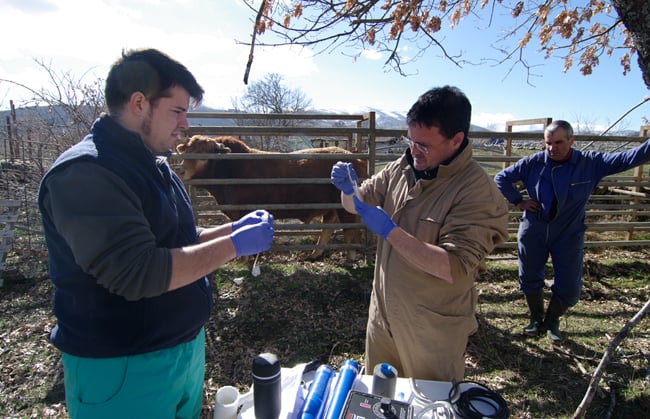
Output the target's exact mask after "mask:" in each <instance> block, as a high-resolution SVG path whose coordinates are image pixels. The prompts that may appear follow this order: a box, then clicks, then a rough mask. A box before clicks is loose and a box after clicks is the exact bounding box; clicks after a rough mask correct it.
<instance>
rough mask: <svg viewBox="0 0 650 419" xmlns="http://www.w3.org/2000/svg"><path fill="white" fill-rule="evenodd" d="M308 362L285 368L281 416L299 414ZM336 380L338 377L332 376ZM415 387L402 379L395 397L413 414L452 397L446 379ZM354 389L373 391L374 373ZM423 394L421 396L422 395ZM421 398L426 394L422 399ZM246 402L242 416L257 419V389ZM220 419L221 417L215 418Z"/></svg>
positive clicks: (361, 377) (358, 380)
mask: <svg viewBox="0 0 650 419" xmlns="http://www.w3.org/2000/svg"><path fill="white" fill-rule="evenodd" d="M303 368H304V364H301V365H298V366H296V367H294V368H282V411H281V413H280V418H281V419H285V418H286V419H291V418H294V417H296V414H297V410H298V407H299V405H302V403H301V401H302V398H304V397H305V396H306V394H307V390H308V388H309V383H310V382H311V379H312V378H313V372H311V373H306V374H304V375H303V374H302V370H303ZM332 380H333V382H335V381H334V380H336V377H333V378H332ZM414 382H415V387H416V388H415V389H413V386H412V381H411V380H410V379H408V378H402V377H400V378H398V379H397V382H396V385H395V398H394V399H395V400H400V401H408V402H409V403H410V404H411V406H412V407H413V413H414V414H417V413H418V412H419V411H420V410H422V408H423V407H424V406H426V405H428V404H430V403H431V402H433V401H439V400H447V398H448V397H449V390H451V386H452V385H451V383H450V382H446V381H428V380H414ZM471 386H472V385H471V384H461V390H465V389H466V388H468V387H471ZM352 390H356V391H359V392H362V393H371V390H372V375H366V374H361V375H358V376H357V378H356V380H355V381H354V384H353V386H352ZM418 396H419V397H418ZM421 397H426V399H428V400H426V399H424V400H423V399H422V398H421ZM240 403H241V405H242V407H241V409H240V412H239V416H238V418H241V419H255V413H254V408H253V392H252V391H250V392H248V393H246V394H244V395H242V396H241V398H240ZM214 419H220V418H214Z"/></svg>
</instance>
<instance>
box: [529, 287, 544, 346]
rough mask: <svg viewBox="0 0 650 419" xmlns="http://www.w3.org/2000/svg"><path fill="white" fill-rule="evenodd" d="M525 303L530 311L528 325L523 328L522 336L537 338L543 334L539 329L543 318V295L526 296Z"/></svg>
mask: <svg viewBox="0 0 650 419" xmlns="http://www.w3.org/2000/svg"><path fill="white" fill-rule="evenodd" d="M526 303H528V310H529V311H530V323H529V324H528V326H526V327H524V335H526V336H539V334H540V333H542V332H543V331H542V330H541V329H542V326H543V322H542V318H543V317H544V295H543V294H542V293H539V294H526Z"/></svg>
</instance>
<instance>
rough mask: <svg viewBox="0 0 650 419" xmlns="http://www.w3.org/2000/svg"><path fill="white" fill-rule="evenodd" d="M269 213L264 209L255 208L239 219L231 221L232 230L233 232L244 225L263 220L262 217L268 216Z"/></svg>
mask: <svg viewBox="0 0 650 419" xmlns="http://www.w3.org/2000/svg"><path fill="white" fill-rule="evenodd" d="M268 216H269V213H268V212H266V211H265V210H255V211H253V212H249V213H248V214H246V215H244V216H243V217H241V218H240V219H239V220H237V221H234V222H233V223H232V231H233V232H235V231H237V230H239V229H240V228H242V227H244V226H248V225H251V224H257V223H260V222H262V221H263V219H264V217H268Z"/></svg>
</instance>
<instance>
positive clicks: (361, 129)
mask: <svg viewBox="0 0 650 419" xmlns="http://www.w3.org/2000/svg"><path fill="white" fill-rule="evenodd" d="M188 116H189V117H190V118H191V119H190V121H192V119H193V118H200V119H201V120H202V121H209V120H215V122H216V121H217V120H221V121H222V122H221V123H220V124H216V123H215V124H213V125H205V124H203V125H193V126H191V127H190V129H189V130H188V131H187V136H188V137H189V136H191V135H194V134H202V135H209V136H216V135H232V136H235V137H238V138H240V139H242V140H244V141H245V142H246V138H248V137H252V136H273V137H283V138H290V137H292V136H294V137H295V136H302V137H308V138H310V139H311V143H312V144H322V145H329V144H330V143H331V142H333V141H337V142H340V143H342V144H344V146H342V147H343V148H346V149H348V150H349V151H352V152H353V153H354V154H353V155H352V157H354V158H363V159H366V160H367V161H368V173H369V175H372V174H373V173H375V172H376V171H377V170H379V169H381V167H382V166H383V165H384V164H386V163H387V162H389V161H392V160H394V159H396V158H397V157H398V156H399V155H400V154H401V151H402V150H403V149H404V148H405V145H403V144H399V141H398V139H399V138H400V137H401V136H402V135H404V134H406V128H391V129H385V128H378V127H377V126H376V116H375V114H374V112H370V113H367V114H358V115H321V114H298V115H295V114H274V115H268V114H233V113H210V114H207V113H192V114H189V115H188ZM269 117H270V118H271V119H273V120H282V121H285V122H286V121H291V122H290V123H288V124H287V125H285V126H247V125H243V124H245V123H246V121H250V120H255V119H259V120H263V119H264V118H269ZM224 119H225V120H231V121H237V122H236V123H231V124H230V125H227V124H224V123H223V120H224ZM319 120H327V121H330V122H331V121H334V120H339V121H347V122H350V123H351V125H349V126H342V125H343V124H340V125H339V126H314V125H313V122H314V121H319ZM296 121H310V122H311V123H312V125H309V126H296V125H295V123H296ZM323 137H324V138H323ZM470 138H471V139H472V141H473V147H474V157H475V159H476V160H477V161H478V162H479V163H480V164H481V165H482V166H483V167H484V168H485V170H486V171H487V172H488V173H490V174H491V175H494V174H496V172H498V171H499V170H501V169H502V168H504V167H506V166H508V165H510V164H512V163H513V162H515V161H517V160H519V159H520V158H521V157H523V156H524V155H527V154H531V153H532V152H535V151H538V150H542V149H543V147H544V143H543V137H542V134H541V133H522V132H511V131H509V132H487V131H486V132H484V131H477V132H470ZM644 140H645V138H643V137H625V136H607V137H604V136H598V135H576V142H575V144H576V146H577V147H581V146H583V145H588V146H589V147H591V148H593V149H600V150H603V151H620V150H623V149H625V148H628V147H630V146H634V145H637V144H640V143H641V142H643V141H644ZM391 151H392V152H391ZM268 156H269V155H264V156H260V157H258V156H255V157H254V158H265V157H266V158H269V157H268ZM250 157H251V156H250V155H248V156H245V157H244V156H242V157H240V156H232V155H231V156H229V157H228V156H224V155H207V156H206V155H205V154H198V155H186V154H184V155H183V156H182V158H188V159H192V158H199V159H205V158H214V159H224V158H225V159H227V158H234V159H237V158H250ZM296 157H309V158H332V157H331V156H323V155H322V154H320V155H315V154H309V155H301V156H296V155H274V156H273V157H272V158H277V159H286V158H296ZM346 157H350V156H348V155H346ZM175 158H179V156H175ZM247 182H248V183H250V182H258V183H259V182H264V183H268V184H269V185H273V184H282V183H293V182H296V183H298V182H311V183H326V182H329V178H322V179H297V178H292V179H289V178H278V179H212V180H209V179H202V180H192V181H188V182H187V185H188V188H189V189H190V190H191V191H192V192H191V196H192V199H193V202H198V200H203V202H204V204H205V200H206V197H205V194H201V193H197V191H196V188H201V186H205V185H208V184H240V183H241V184H244V183H247ZM648 188H650V175H644V166H639V167H637V168H636V169H634V170H633V171H632V173H622V174H620V175H614V176H608V177H606V178H604V179H603V180H602V182H601V183H600V184H599V185H598V189H597V191H596V193H594V195H592V197H591V199H590V201H589V204H588V205H587V213H586V222H587V227H588V230H587V237H586V240H585V245H586V246H588V247H594V246H646V245H649V244H650V240H649V239H650V233H649V232H650V221H647V220H650V196H649V194H648V192H647V190H648ZM210 199H211V198H207V201H208V202H209V201H210ZM194 200H196V201H194ZM305 205H310V204H305ZM327 207H328V208H340V204H338V203H334V204H328V205H327ZM222 209H237V207H236V206H235V207H233V206H228V207H224V206H222V207H220V206H219V204H218V203H215V202H213V203H212V207H211V208H210V210H201V209H199V210H198V211H197V217H198V219H199V220H201V219H202V218H204V217H206V216H207V217H212V216H214V215H215V213H218V211H220V210H222ZM243 209H251V210H252V209H254V206H248V207H243ZM269 210H271V208H269ZM510 215H511V222H510V223H509V226H508V229H509V232H510V235H511V238H510V241H509V242H507V243H504V244H502V245H501V246H500V247H502V248H514V247H515V246H516V231H517V228H518V218H519V217H520V216H521V212H520V211H519V210H518V209H517V208H511V210H510ZM352 226H359V224H354V225H349V224H322V223H320V224H319V223H314V224H311V225H309V226H304V225H302V226H301V225H299V224H289V225H288V226H287V227H286V230H287V231H290V232H291V233H296V232H298V233H297V234H303V235H304V234H307V233H314V234H316V232H317V230H318V229H320V228H332V227H333V228H335V229H342V228H344V227H345V228H349V227H352ZM367 245H368V241H366V242H364V243H359V244H358V246H360V247H364V246H367ZM312 247H314V248H318V245H315V244H314V245H304V244H302V245H300V248H301V249H309V248H312ZM321 248H324V249H338V248H340V247H338V245H336V244H330V245H327V246H325V247H321ZM283 249H284V248H283ZM293 249H294V248H288V249H287V250H293ZM276 250H281V249H276Z"/></svg>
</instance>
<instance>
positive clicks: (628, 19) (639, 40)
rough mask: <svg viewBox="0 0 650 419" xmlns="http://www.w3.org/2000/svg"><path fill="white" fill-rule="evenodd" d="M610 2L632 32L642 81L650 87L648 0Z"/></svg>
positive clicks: (649, 18)
mask: <svg viewBox="0 0 650 419" xmlns="http://www.w3.org/2000/svg"><path fill="white" fill-rule="evenodd" d="M612 4H613V5H614V8H615V9H616V11H617V12H618V15H619V16H620V17H621V19H622V20H623V24H624V25H625V27H626V28H627V30H629V31H630V32H631V33H632V38H633V39H634V44H635V45H636V49H637V55H638V57H639V60H638V63H639V68H640V69H641V73H642V74H643V81H644V82H645V85H646V87H647V88H648V89H650V0H612Z"/></svg>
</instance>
